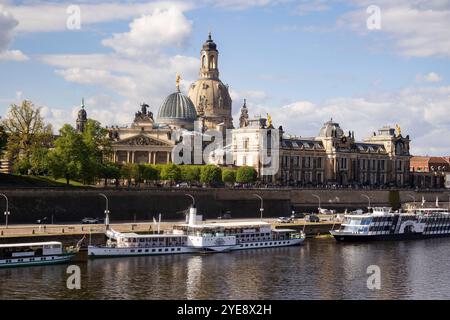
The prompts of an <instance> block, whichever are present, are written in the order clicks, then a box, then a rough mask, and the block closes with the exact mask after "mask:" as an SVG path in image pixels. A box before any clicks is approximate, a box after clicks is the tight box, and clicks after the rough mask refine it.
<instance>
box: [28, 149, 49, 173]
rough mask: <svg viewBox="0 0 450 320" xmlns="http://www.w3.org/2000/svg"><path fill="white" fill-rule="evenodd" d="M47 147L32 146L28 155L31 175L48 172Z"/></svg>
mask: <svg viewBox="0 0 450 320" xmlns="http://www.w3.org/2000/svg"><path fill="white" fill-rule="evenodd" d="M49 152H50V151H49V149H48V148H46V147H41V146H38V147H34V148H33V149H32V152H31V157H30V162H29V163H30V170H31V173H32V174H33V175H46V174H48V173H49V170H50V164H49Z"/></svg>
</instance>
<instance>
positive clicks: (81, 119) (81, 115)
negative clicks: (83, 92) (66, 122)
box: [77, 98, 87, 133]
mask: <svg viewBox="0 0 450 320" xmlns="http://www.w3.org/2000/svg"><path fill="white" fill-rule="evenodd" d="M86 122H87V113H86V110H85V109H84V98H83V99H82V100H81V109H80V111H78V118H77V132H80V133H81V132H84V129H85V128H86Z"/></svg>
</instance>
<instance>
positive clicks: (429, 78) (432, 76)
mask: <svg viewBox="0 0 450 320" xmlns="http://www.w3.org/2000/svg"><path fill="white" fill-rule="evenodd" d="M416 81H417V82H431V83H435V82H440V81H442V77H441V76H440V75H438V74H437V73H436V72H430V73H428V74H426V75H422V74H418V75H416Z"/></svg>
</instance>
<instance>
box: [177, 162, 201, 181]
mask: <svg viewBox="0 0 450 320" xmlns="http://www.w3.org/2000/svg"><path fill="white" fill-rule="evenodd" d="M180 169H181V180H183V181H185V182H198V181H200V172H201V169H200V167H199V166H192V165H182V166H180Z"/></svg>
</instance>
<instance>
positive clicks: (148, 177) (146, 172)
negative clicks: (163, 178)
mask: <svg viewBox="0 0 450 320" xmlns="http://www.w3.org/2000/svg"><path fill="white" fill-rule="evenodd" d="M141 175H142V179H143V180H145V181H147V182H149V181H157V180H158V179H159V171H158V169H156V168H155V167H154V166H152V165H148V164H145V165H142V173H141Z"/></svg>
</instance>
